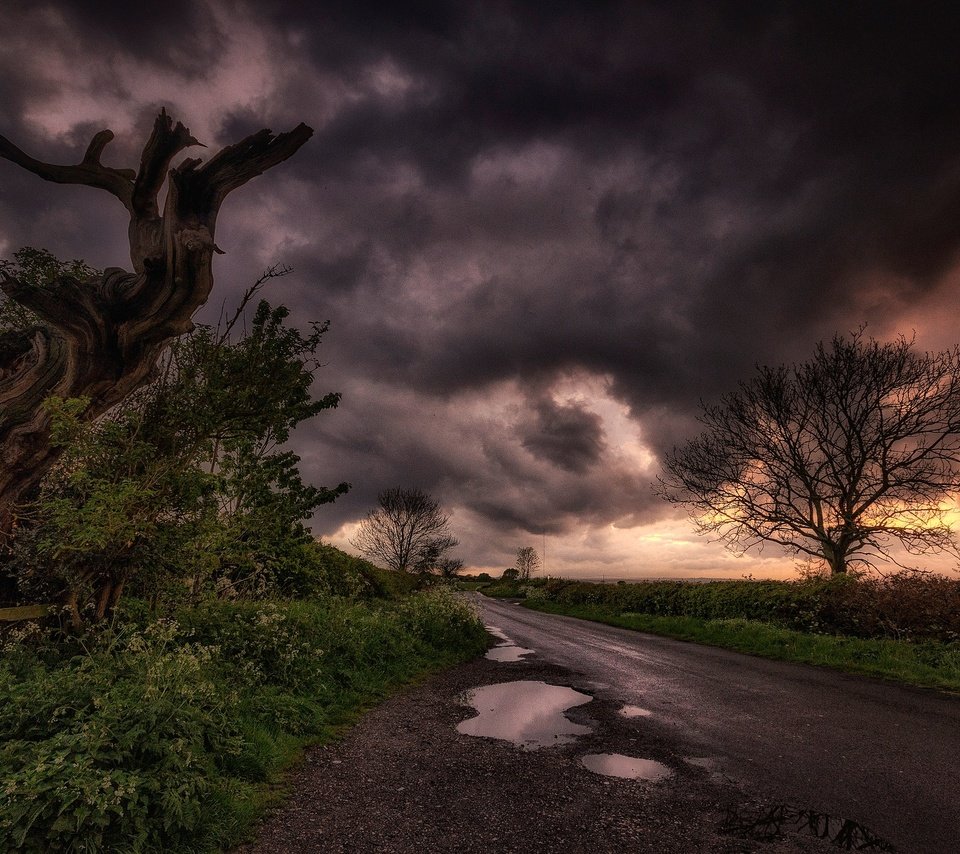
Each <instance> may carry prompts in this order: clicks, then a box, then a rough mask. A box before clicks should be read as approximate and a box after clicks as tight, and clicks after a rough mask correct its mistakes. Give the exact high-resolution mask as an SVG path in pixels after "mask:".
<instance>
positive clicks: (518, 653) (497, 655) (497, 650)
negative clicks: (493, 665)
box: [487, 643, 533, 661]
mask: <svg viewBox="0 0 960 854" xmlns="http://www.w3.org/2000/svg"><path fill="white" fill-rule="evenodd" d="M532 652H533V650H532V649H526V648H525V647H522V646H514V645H513V644H509V643H501V644H498V645H497V646H495V647H494V648H493V649H488V650H487V658H489V659H490V660H491V661H522V660H523V657H524V656H525V655H530V653H532Z"/></svg>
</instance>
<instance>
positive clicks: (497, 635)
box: [484, 625, 513, 643]
mask: <svg viewBox="0 0 960 854" xmlns="http://www.w3.org/2000/svg"><path fill="white" fill-rule="evenodd" d="M484 628H485V629H486V630H487V631H488V632H490V634H492V635H493V636H494V637H495V638H500V640H502V641H505V642H506V643H513V641H511V640H510V638H508V637H507V636H506V635H505V634H504V633H503V630H502V629H499V628H497V627H496V626H487V625H485V626H484Z"/></svg>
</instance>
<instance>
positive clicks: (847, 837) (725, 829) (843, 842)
mask: <svg viewBox="0 0 960 854" xmlns="http://www.w3.org/2000/svg"><path fill="white" fill-rule="evenodd" d="M720 831H721V832H722V833H729V834H730V835H731V836H737V837H739V838H740V839H757V840H760V841H762V842H771V841H773V840H775V839H778V838H779V837H781V836H782V835H783V834H784V832H786V831H792V832H794V833H799V834H802V835H810V836H815V837H817V839H825V840H828V841H830V842H832V843H833V844H834V845H835V846H836V847H837V848H840V849H842V850H844V851H896V850H897V849H896V848H895V847H894V846H893V844H892V843H890V842H887V840H885V839H881V838H880V837H879V836H877V835H876V834H875V833H873V831H871V830H870V829H869V828H866V827H864V826H863V825H862V824H859V823H858V822H856V821H853V820H852V819H849V818H839V817H837V816H833V815H827V813H822V812H817V811H816V810H803V809H797V808H796V807H792V806H790V805H788V804H775V805H773V806H763V807H759V808H744V809H730V810H727V815H726V818H725V819H724V820H723V822H722V824H721V825H720Z"/></svg>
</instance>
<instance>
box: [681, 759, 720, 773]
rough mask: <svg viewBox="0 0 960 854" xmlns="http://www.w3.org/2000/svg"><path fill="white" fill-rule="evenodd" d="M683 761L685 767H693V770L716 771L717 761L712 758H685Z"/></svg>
mask: <svg viewBox="0 0 960 854" xmlns="http://www.w3.org/2000/svg"><path fill="white" fill-rule="evenodd" d="M683 761H684V762H686V763H687V765H693V766H694V767H695V768H703V769H704V770H705V771H716V770H717V760H716V759H714V758H713V757H712V756H685V757H684V758H683Z"/></svg>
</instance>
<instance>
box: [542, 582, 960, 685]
mask: <svg viewBox="0 0 960 854" xmlns="http://www.w3.org/2000/svg"><path fill="white" fill-rule="evenodd" d="M524 604H525V605H526V607H528V608H531V609H534V610H537V611H544V612H546V613H548V614H564V615H567V616H570V617H580V618H582V619H585V620H593V621H594V622H598V623H606V624H607V625H611V626H619V627H621V628H625V629H633V630H635V631H640V632H650V633H651V634H657V635H664V636H666V637H671V638H677V639H679V640H685V641H694V642H696V643H702V644H707V645H709V646H716V647H721V648H723V649H732V650H735V651H737V652H744V653H748V654H750V655H758V656H762V657H764V658H772V659H776V660H779V661H795V662H801V663H803V664H815V665H820V666H823V667H831V668H834V669H836V670H842V671H845V672H848V673H859V674H863V675H866V676H876V677H880V678H884V679H892V680H895V681H898V682H903V683H906V684H908V685H918V686H921V687H928V688H941V689H946V690H949V691H960V644H956V643H953V644H945V643H938V642H933V641H930V642H925V643H910V642H907V641H898V640H889V639H868V638H852V637H844V636H837V635H821V634H811V633H807V632H797V631H791V630H789V629H783V628H779V627H777V626H773V625H771V624H769V623H763V622H760V621H757V620H745V619H726V620H705V619H700V618H697V617H665V616H658V615H653V614H637V613H629V612H628V613H619V612H617V611H616V610H614V609H612V608H609V607H603V606H598V605H568V604H558V603H556V602H546V601H542V600H540V601H530V600H528V601H527V602H525V603H524Z"/></svg>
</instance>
